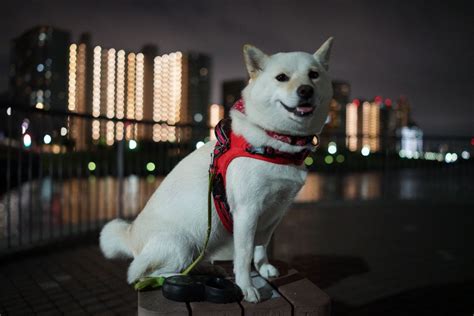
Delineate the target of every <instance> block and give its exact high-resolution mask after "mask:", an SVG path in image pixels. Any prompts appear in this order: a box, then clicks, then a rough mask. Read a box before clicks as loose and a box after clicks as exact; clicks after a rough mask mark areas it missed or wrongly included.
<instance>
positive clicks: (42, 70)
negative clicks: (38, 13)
mask: <svg viewBox="0 0 474 316" xmlns="http://www.w3.org/2000/svg"><path fill="white" fill-rule="evenodd" d="M69 40H70V34H69V33H68V32H65V31H62V30H59V29H56V28H53V27H51V26H38V27H35V28H32V29H30V30H28V31H26V32H25V33H23V34H22V35H20V36H19V37H17V38H15V39H13V40H12V48H11V63H10V88H9V91H10V97H11V99H12V101H13V102H14V103H16V104H18V105H21V106H35V107H36V108H38V109H45V110H48V109H58V110H66V108H65V104H66V102H65V101H66V96H67V74H68V72H67V65H68V63H67V60H68V44H69Z"/></svg>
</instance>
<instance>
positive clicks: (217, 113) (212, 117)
mask: <svg viewBox="0 0 474 316" xmlns="http://www.w3.org/2000/svg"><path fill="white" fill-rule="evenodd" d="M223 118H224V107H223V106H222V105H219V104H212V105H211V106H210V107H209V126H211V130H210V133H209V139H211V140H214V139H216V135H215V130H214V128H215V127H216V125H217V123H219V121H220V120H222V119H223Z"/></svg>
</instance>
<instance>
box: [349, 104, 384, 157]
mask: <svg viewBox="0 0 474 316" xmlns="http://www.w3.org/2000/svg"><path fill="white" fill-rule="evenodd" d="M381 105H382V102H381V98H380V97H376V98H375V100H374V101H372V102H369V101H360V100H359V99H354V100H353V101H352V102H350V103H348V104H347V106H346V146H347V148H348V149H349V150H350V151H358V150H361V149H362V148H368V149H369V150H370V152H377V151H380V149H381V147H380V108H381Z"/></svg>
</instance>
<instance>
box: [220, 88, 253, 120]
mask: <svg viewBox="0 0 474 316" xmlns="http://www.w3.org/2000/svg"><path fill="white" fill-rule="evenodd" d="M246 85H247V81H246V80H244V79H234V80H226V81H224V83H223V84H222V104H223V105H224V116H228V115H229V111H230V109H231V108H232V106H233V105H234V103H235V102H236V101H237V100H239V99H240V98H241V95H242V90H243V89H244V88H245V86H246Z"/></svg>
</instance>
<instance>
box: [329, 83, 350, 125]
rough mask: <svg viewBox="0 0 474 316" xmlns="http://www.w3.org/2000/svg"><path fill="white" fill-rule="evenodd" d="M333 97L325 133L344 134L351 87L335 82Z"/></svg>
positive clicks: (333, 84)
mask: <svg viewBox="0 0 474 316" xmlns="http://www.w3.org/2000/svg"><path fill="white" fill-rule="evenodd" d="M332 89H333V97H332V100H331V103H330V104H329V114H328V120H327V123H326V126H325V127H324V132H325V133H328V134H343V133H344V129H345V121H346V113H345V112H346V111H345V109H346V105H347V104H348V103H349V98H350V94H351V86H350V84H349V83H348V82H346V81H341V80H333V82H332Z"/></svg>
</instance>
